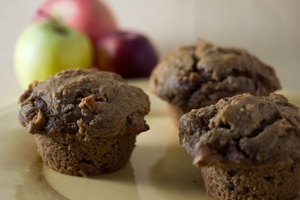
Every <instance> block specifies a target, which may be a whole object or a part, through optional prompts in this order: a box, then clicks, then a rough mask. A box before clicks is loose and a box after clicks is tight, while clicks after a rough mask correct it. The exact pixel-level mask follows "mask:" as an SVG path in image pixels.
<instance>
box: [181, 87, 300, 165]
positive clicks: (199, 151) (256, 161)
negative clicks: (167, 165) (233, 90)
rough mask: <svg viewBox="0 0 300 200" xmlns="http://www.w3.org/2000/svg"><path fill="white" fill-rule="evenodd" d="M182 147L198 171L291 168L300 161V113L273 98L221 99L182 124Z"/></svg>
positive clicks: (279, 97) (282, 99) (191, 114)
mask: <svg viewBox="0 0 300 200" xmlns="http://www.w3.org/2000/svg"><path fill="white" fill-rule="evenodd" d="M180 142H181V144H182V145H183V146H184V148H185V149H186V150H187V152H188V153H190V154H191V155H192V156H193V157H194V164H195V165H197V166H210V165H217V166H221V165H235V166H236V165H237V166H240V167H242V166H246V167H249V166H262V165H263V166H284V165H289V164H291V163H293V162H294V160H295V159H299V158H300V117H299V110H298V108H296V107H295V106H294V105H292V104H290V103H289V102H288V100H287V99H286V98H285V97H284V96H282V95H278V94H274V93H272V94H271V95H270V96H266V97H255V96H253V95H251V94H246V93H245V94H240V95H236V96H233V97H230V98H223V99H221V100H220V101H218V103H217V104H214V105H211V106H207V107H203V108H200V109H194V110H192V111H191V112H189V113H187V114H185V115H184V116H183V117H182V118H181V122H180Z"/></svg>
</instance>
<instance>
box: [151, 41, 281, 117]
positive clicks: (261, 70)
mask: <svg viewBox="0 0 300 200" xmlns="http://www.w3.org/2000/svg"><path fill="white" fill-rule="evenodd" d="M150 81H151V90H152V91H153V92H154V93H155V94H157V95H158V96H159V97H161V98H162V99H164V100H166V101H168V102H169V103H171V104H173V105H176V106H178V107H180V108H181V109H182V110H183V111H184V113H186V112H188V111H190V110H191V109H193V108H200V107H203V106H207V105H211V104H213V103H216V102H217V101H218V100H219V99H221V98H223V97H229V96H233V95H235V94H241V93H245V92H248V93H251V94H253V95H256V96H266V95H269V94H270V93H271V92H273V91H275V90H277V89H279V88H280V83H279V80H278V78H277V76H276V74H275V71H274V70H273V68H272V67H270V66H268V65H265V64H264V63H262V62H261V61H260V60H259V59H258V58H256V57H255V56H253V55H251V54H250V53H248V52H247V51H245V50H242V49H236V48H222V47H218V46H216V45H213V44H211V43H207V42H205V41H202V40H199V41H198V42H197V43H196V44H194V45H190V46H184V47H180V48H178V49H177V50H175V51H174V52H171V53H170V54H169V55H167V56H165V57H164V58H163V59H162V60H161V61H160V63H159V64H158V65H157V66H156V68H155V69H154V70H153V72H152V74H151V79H150Z"/></svg>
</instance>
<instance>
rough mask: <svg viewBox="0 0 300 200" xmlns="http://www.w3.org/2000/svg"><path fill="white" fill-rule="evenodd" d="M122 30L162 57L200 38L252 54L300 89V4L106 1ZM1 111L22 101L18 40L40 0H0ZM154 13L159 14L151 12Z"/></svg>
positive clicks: (270, 0) (293, 0) (236, 0)
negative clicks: (16, 51)
mask: <svg viewBox="0 0 300 200" xmlns="http://www.w3.org/2000/svg"><path fill="white" fill-rule="evenodd" d="M104 2H105V3H107V5H108V6H109V7H110V9H111V10H112V11H113V13H114V14H115V16H116V19H117V21H118V23H119V26H120V28H122V29H131V30H137V31H139V32H142V33H144V34H146V35H148V37H149V38H151V40H152V41H153V43H154V45H155V46H156V48H157V50H158V52H159V54H160V55H161V56H163V55H165V54H166V53H168V52H170V51H172V50H173V49H175V48H176V47H178V46H180V45H183V44H190V43H192V42H193V41H195V40H196V39H197V38H204V39H207V40H208V41H211V42H214V43H216V44H219V45H223V46H236V47H241V48H245V49H247V50H249V51H250V52H252V53H254V54H255V55H257V56H258V57H259V58H260V59H261V60H263V61H264V62H265V63H268V64H270V65H272V66H273V67H274V68H275V70H276V72H277V74H278V76H279V78H280V80H281V83H282V86H283V87H284V88H289V89H292V90H296V91H297V90H299V91H300V81H299V78H298V74H299V72H300V70H299V64H300V26H299V19H300V1H296V0H286V1H273V0H264V1H239V0H230V1H226V3H225V2H223V1H210V0H202V1H197V0H186V1H182V0H153V1H146V0H145V1H139V0H128V1H122V0H106V1H104ZM0 3H1V6H0V44H1V45H0V52H1V53H0V92H1V98H0V108H1V107H3V106H6V105H9V104H12V103H16V102H17V101H18V97H19V95H20V94H21V92H22V90H21V89H20V87H19V84H18V81H17V80H16V77H15V73H14V67H13V66H14V64H13V53H14V47H15V43H16V39H17V38H18V36H19V35H20V33H21V32H22V31H23V30H24V29H25V27H26V26H27V25H28V24H29V22H30V20H31V18H32V16H33V14H34V13H35V12H36V10H37V7H38V5H39V4H40V3H41V1H40V0H27V1H17V0H10V1H9V0H0ZM153 13H155V14H153Z"/></svg>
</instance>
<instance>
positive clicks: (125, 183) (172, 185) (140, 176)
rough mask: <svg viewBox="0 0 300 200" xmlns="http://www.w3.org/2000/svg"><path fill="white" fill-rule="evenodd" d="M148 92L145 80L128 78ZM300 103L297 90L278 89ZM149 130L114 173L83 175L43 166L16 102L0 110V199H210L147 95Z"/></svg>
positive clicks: (162, 109)
mask: <svg viewBox="0 0 300 200" xmlns="http://www.w3.org/2000/svg"><path fill="white" fill-rule="evenodd" d="M132 83H133V84H135V85H138V86H140V87H142V88H144V89H145V91H146V92H148V89H147V88H148V84H147V83H146V82H145V81H142V82H141V81H135V82H132ZM148 93H149V92H148ZM280 93H284V94H286V95H287V96H288V97H289V98H290V100H291V102H293V103H295V104H296V105H298V106H299V105H300V94H297V93H295V92H293V91H281V92H280ZM150 99H151V102H152V111H151V113H150V115H149V116H147V118H146V120H147V122H148V124H149V125H150V127H151V130H150V131H148V132H145V133H142V134H140V135H139V136H138V138H137V144H136V148H135V150H134V152H133V154H132V157H131V159H130V162H129V163H128V164H127V165H126V167H124V168H123V169H121V170H120V171H118V172H115V173H112V174H105V175H101V176H96V177H90V178H82V177H73V176H68V175H64V174H60V173H57V172H55V171H53V170H51V169H49V168H48V167H46V166H45V165H44V164H43V163H42V161H41V159H40V158H39V156H38V154H37V152H36V146H35V143H34V140H33V137H32V136H31V135H30V134H28V133H27V132H26V130H25V129H24V128H23V127H21V126H20V125H19V123H18V120H17V116H18V106H17V105H14V106H11V107H6V108H4V109H1V110H0V127H1V131H0V200H10V199H11V200H13V199H16V200H55V199H70V200H83V199H87V200H88V199H114V200H117V199H122V200H127V199H128V200H129V199H130V200H138V199H145V200H148V199H149V200H152V199H156V200H160V199H172V200H176V199H178V200H181V199H201V200H206V199H207V200H209V199H212V198H211V197H209V196H208V195H207V194H206V193H205V191H204V187H203V182H202V179H201V175H200V172H199V170H198V169H197V168H195V167H193V166H192V164H191V163H192V160H191V158H190V157H189V156H188V155H187V154H186V152H185V151H184V150H183V149H182V148H181V147H180V145H179V143H178V137H177V135H178V131H177V128H176V127H175V126H174V125H173V123H172V121H171V119H170V118H169V116H168V113H167V110H166V106H165V104H164V103H163V102H162V101H160V100H159V99H158V98H156V97H154V96H153V95H150Z"/></svg>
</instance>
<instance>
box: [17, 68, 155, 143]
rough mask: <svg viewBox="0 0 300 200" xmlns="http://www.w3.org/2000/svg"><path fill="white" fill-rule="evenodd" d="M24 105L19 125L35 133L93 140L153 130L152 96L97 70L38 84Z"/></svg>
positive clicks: (22, 100)
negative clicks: (150, 119) (149, 119)
mask: <svg viewBox="0 0 300 200" xmlns="http://www.w3.org/2000/svg"><path fill="white" fill-rule="evenodd" d="M20 104H21V110H20V112H19V121H20V122H21V124H22V125H23V126H25V127H27V129H28V131H29V132H30V133H32V134H42V135H43V134H44V135H45V134H46V135H48V136H49V137H55V138H57V137H60V135H61V134H67V135H69V136H71V135H75V136H76V137H78V138H82V139H84V140H89V139H91V138H92V137H99V136H113V135H114V134H123V133H126V132H131V133H132V134H138V133H140V132H142V131H146V130H148V129H149V127H148V125H147V124H146V122H145V120H144V116H145V115H146V114H147V113H148V112H149V110H150V102H149V98H148V96H147V95H146V94H145V93H144V92H143V91H142V90H141V89H139V88H137V87H134V86H130V85H128V84H127V83H126V82H125V81H124V80H123V79H122V78H121V77H120V76H119V75H116V74H114V73H109V72H101V71H99V70H96V69H93V70H68V71H64V72H62V73H59V74H57V75H55V76H53V77H51V78H49V79H48V80H46V81H44V82H40V83H34V84H32V85H31V86H30V88H29V89H28V90H27V91H25V92H24V94H23V95H22V96H21V98H20ZM58 134H59V135H58ZM63 137H64V136H63Z"/></svg>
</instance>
